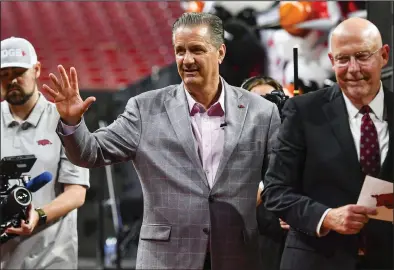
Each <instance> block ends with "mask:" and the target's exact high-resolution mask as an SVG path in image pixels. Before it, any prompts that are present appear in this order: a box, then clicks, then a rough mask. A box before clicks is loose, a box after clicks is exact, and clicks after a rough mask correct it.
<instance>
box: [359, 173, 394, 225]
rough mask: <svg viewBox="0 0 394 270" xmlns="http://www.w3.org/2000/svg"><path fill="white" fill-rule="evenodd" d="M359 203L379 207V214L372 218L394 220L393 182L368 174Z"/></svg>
mask: <svg viewBox="0 0 394 270" xmlns="http://www.w3.org/2000/svg"><path fill="white" fill-rule="evenodd" d="M357 204H358V205H363V206H367V207H376V208H377V212H378V213H377V215H374V216H372V215H371V216H369V217H370V218H373V219H379V220H385V221H391V222H394V219H393V208H394V193H393V183H390V182H387V181H384V180H381V179H378V178H374V177H371V176H368V175H367V176H366V177H365V180H364V185H363V187H362V189H361V193H360V196H359V198H358V201H357Z"/></svg>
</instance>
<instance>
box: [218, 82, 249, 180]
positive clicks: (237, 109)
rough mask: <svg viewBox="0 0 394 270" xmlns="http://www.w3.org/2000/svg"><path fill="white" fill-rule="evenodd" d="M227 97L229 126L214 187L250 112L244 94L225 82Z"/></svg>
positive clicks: (225, 134)
mask: <svg viewBox="0 0 394 270" xmlns="http://www.w3.org/2000/svg"><path fill="white" fill-rule="evenodd" d="M223 83H224V91H226V95H225V101H224V103H225V111H226V115H225V120H226V123H227V126H226V127H225V128H224V146H223V153H222V157H221V159H220V163H219V167H218V170H217V172H216V175H215V180H214V185H215V184H216V183H217V181H218V179H219V178H220V176H221V174H222V173H223V170H224V168H225V167H226V164H227V162H228V160H229V158H230V156H231V154H232V153H233V151H234V148H235V146H236V145H237V143H238V140H239V137H240V135H241V131H242V128H243V126H244V123H245V117H246V113H247V112H248V107H249V106H248V105H249V102H248V101H247V100H246V99H244V98H243V97H242V92H241V91H238V90H236V89H234V88H233V87H232V86H230V85H228V84H227V83H226V82H225V81H224V80H223Z"/></svg>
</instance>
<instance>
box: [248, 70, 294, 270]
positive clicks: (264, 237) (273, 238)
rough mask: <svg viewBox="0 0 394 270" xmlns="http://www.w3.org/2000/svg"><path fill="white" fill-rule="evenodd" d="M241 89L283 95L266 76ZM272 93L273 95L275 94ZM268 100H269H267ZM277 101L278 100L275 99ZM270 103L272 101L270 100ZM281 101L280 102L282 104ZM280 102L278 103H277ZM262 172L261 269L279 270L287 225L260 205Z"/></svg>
mask: <svg viewBox="0 0 394 270" xmlns="http://www.w3.org/2000/svg"><path fill="white" fill-rule="evenodd" d="M241 88H243V89H246V90H248V91H250V92H252V93H255V94H257V95H258V96H256V97H257V98H263V97H266V96H267V95H268V94H271V93H273V91H275V92H276V93H278V94H279V93H281V94H279V96H278V97H280V96H282V95H285V93H284V91H283V89H282V85H281V84H280V83H279V82H277V81H276V80H274V79H273V78H271V77H268V76H262V75H260V76H254V77H251V78H248V79H246V80H245V81H244V82H243V83H242V85H241ZM275 92H274V93H275ZM269 100H270V99H269ZM277 100H278V101H279V100H280V98H278V99H277ZM270 101H272V100H270ZM284 101H285V100H283V101H282V102H284ZM279 102H280V101H279ZM276 105H277V106H278V110H280V109H281V108H282V105H281V104H276ZM264 173H265V171H264V170H263V174H262V177H261V179H262V181H261V182H260V184H259V189H258V193H257V223H258V225H259V232H260V237H259V249H260V255H261V259H262V265H263V268H262V269H270V270H276V269H279V266H280V261H281V258H282V252H283V248H284V243H285V240H286V235H287V231H288V230H289V225H288V224H286V222H284V221H283V220H281V219H278V217H277V216H275V215H274V214H273V213H272V212H269V211H268V210H267V209H266V208H265V207H264V205H263V204H261V192H262V191H263V188H264V184H263V182H264V181H263V177H264Z"/></svg>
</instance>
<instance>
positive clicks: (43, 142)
mask: <svg viewBox="0 0 394 270" xmlns="http://www.w3.org/2000/svg"><path fill="white" fill-rule="evenodd" d="M37 143H38V145H42V146H45V145H48V144H52V143H51V141H50V140H47V139H43V140H39V141H37Z"/></svg>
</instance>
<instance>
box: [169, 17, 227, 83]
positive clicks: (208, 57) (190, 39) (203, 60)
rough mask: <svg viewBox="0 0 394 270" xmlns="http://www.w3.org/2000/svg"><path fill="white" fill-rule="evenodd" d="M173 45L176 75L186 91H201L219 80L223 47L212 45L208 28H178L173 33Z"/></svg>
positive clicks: (201, 26)
mask: <svg viewBox="0 0 394 270" xmlns="http://www.w3.org/2000/svg"><path fill="white" fill-rule="evenodd" d="M173 43H174V51H175V57H176V63H177V67H178V73H179V75H180V77H181V78H182V81H183V82H184V84H185V86H186V87H187V88H188V89H192V88H200V89H203V88H204V87H205V86H207V85H209V84H210V83H212V82H213V81H214V79H215V78H219V64H220V63H222V61H223V58H224V55H225V46H224V44H222V45H220V46H219V48H217V47H216V46H214V45H213V42H211V35H210V31H209V27H208V26H206V25H195V26H180V27H179V28H177V29H176V30H175V32H174V35H173Z"/></svg>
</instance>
